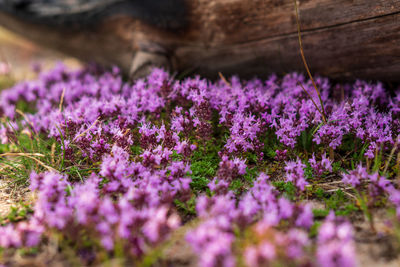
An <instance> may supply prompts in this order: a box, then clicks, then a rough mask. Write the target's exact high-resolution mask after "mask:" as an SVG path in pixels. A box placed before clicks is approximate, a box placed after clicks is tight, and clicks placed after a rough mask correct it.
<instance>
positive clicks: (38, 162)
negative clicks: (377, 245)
mask: <svg viewBox="0 0 400 267" xmlns="http://www.w3.org/2000/svg"><path fill="white" fill-rule="evenodd" d="M315 82H316V83H317V85H318V87H319V88H320V93H321V100H322V102H323V105H324V110H325V113H326V114H325V115H326V122H325V121H324V119H323V118H322V114H321V112H320V111H319V110H318V109H317V107H316V105H314V103H313V101H314V102H319V100H318V95H317V94H316V92H315V90H313V85H312V82H311V81H308V80H306V79H305V77H304V76H303V75H301V74H298V73H292V74H288V75H285V76H284V77H282V78H278V77H277V76H276V75H272V76H271V77H270V78H269V79H267V80H266V81H262V80H260V79H253V80H249V81H244V80H240V79H239V78H238V77H232V78H231V79H230V80H229V81H228V80H226V79H221V80H219V81H215V82H212V81H208V80H205V79H201V78H200V77H194V78H186V79H183V80H176V79H173V78H172V77H170V76H169V74H168V73H167V72H165V71H163V70H161V69H154V70H153V72H152V73H151V74H150V75H149V76H147V77H146V78H144V79H139V80H136V81H134V82H126V81H124V80H123V78H122V77H121V75H120V73H119V71H118V69H117V68H113V69H112V70H111V71H106V70H101V69H93V68H92V67H88V68H84V69H80V70H75V71H72V70H69V69H67V68H66V67H64V66H63V65H58V66H56V67H55V68H54V69H53V70H50V71H48V72H42V73H40V74H38V77H37V79H36V80H32V81H24V82H21V83H18V84H16V85H15V86H14V87H12V88H9V89H6V90H3V91H1V93H0V114H1V116H2V118H1V125H0V140H1V143H2V144H1V146H0V150H1V153H3V154H1V156H2V157H1V158H0V160H1V163H2V164H4V166H8V167H7V168H3V167H2V169H1V174H2V177H9V178H15V180H16V181H19V182H20V183H22V184H23V183H24V182H26V183H28V184H29V188H30V190H31V191H32V192H34V194H35V200H34V203H32V204H31V205H32V212H29V213H27V214H24V215H23V216H22V215H21V216H19V217H18V218H17V219H16V218H14V217H12V216H11V215H9V216H8V217H7V218H0V219H1V220H0V223H1V226H0V246H1V247H2V248H4V249H5V250H7V251H8V250H10V249H11V248H13V249H19V248H25V247H35V248H37V249H38V250H40V249H41V248H42V246H44V245H45V244H46V242H47V241H48V240H49V239H51V238H53V239H54V238H57V240H58V241H59V243H60V248H62V247H66V246H70V247H71V248H74V249H75V250H76V255H75V256H76V257H77V258H78V260H79V261H81V263H82V265H99V264H101V263H102V261H104V259H105V258H113V257H116V258H122V259H123V260H124V261H126V263H127V264H133V265H135V264H138V265H139V264H142V263H143V264H144V263H146V264H148V261H149V258H151V259H152V263H154V264H156V263H158V262H162V261H163V257H162V256H160V255H162V254H163V253H164V249H165V248H166V247H168V246H170V245H171V243H174V240H175V239H176V236H182V234H180V235H179V234H175V233H177V232H178V233H182V231H183V230H185V231H186V232H185V234H184V235H183V236H184V237H183V238H182V239H184V240H186V242H188V243H189V245H190V247H191V248H192V251H193V253H195V254H196V257H192V256H190V260H191V261H193V260H194V259H196V258H197V260H198V263H199V265H200V266H242V265H248V266H270V265H274V264H281V265H285V266H355V265H356V263H357V260H356V255H355V248H354V246H355V245H354V244H355V243H354V242H355V241H354V238H353V230H352V225H351V224H350V223H349V220H348V219H346V218H343V217H340V216H335V215H334V212H336V213H341V214H342V215H346V216H349V217H350V220H351V219H352V217H351V216H353V215H354V214H357V213H358V212H359V209H358V208H357V207H356V205H358V204H360V203H357V202H355V201H354V200H353V198H345V199H344V200H341V201H343V202H345V203H344V204H342V203H339V201H336V200H335V199H334V198H333V197H331V196H330V195H331V193H332V191H335V190H336V189H338V188H334V189H333V190H332V189H331V188H328V189H329V190H326V187H325V186H332V184H334V185H336V184H339V183H341V182H342V183H343V184H345V185H346V186H351V187H352V188H354V189H355V190H356V191H355V192H358V194H359V195H360V196H363V199H364V200H365V203H367V206H368V208H369V209H368V211H369V210H370V209H371V208H372V204H374V205H373V206H374V207H375V206H378V204H379V205H382V206H385V207H386V206H394V207H395V208H396V210H397V214H398V215H399V214H400V193H399V191H400V190H399V189H398V186H397V184H396V182H394V181H393V178H395V176H396V175H397V176H398V175H399V173H400V171H399V170H400V168H399V164H398V161H399V159H398V156H397V158H396V155H397V154H396V152H397V153H398V149H399V146H398V142H397V141H396V140H397V138H398V136H399V134H400V133H399V130H400V124H399V114H400V108H399V107H400V103H399V100H400V97H399V93H397V94H394V95H393V97H391V94H389V93H387V92H386V91H385V90H384V89H383V85H382V84H380V83H377V84H369V83H365V82H361V81H357V82H356V83H355V84H354V85H353V86H351V85H345V86H344V87H343V88H345V89H344V90H343V94H342V95H343V97H344V99H343V100H342V99H341V100H337V99H335V97H334V95H336V93H337V92H335V90H336V89H335V88H338V87H335V86H331V85H330V83H329V81H328V80H327V79H324V78H317V79H315ZM301 85H302V86H303V88H302V86H301ZM304 90H306V91H307V92H308V93H306V92H305V91H304ZM321 151H330V152H331V151H334V153H335V155H337V156H335V157H332V156H331V153H329V154H330V156H329V158H328V157H327V156H326V154H325V153H321ZM309 155H311V157H310V156H309ZM388 155H389V156H388ZM11 157H12V159H10V158H11ZM307 162H308V163H307ZM354 162H362V164H360V165H358V166H357V167H356V168H354V167H352V166H353V165H354ZM305 163H307V164H308V165H306V164H305ZM371 163H373V167H371ZM363 166H366V167H363ZM338 170H346V172H345V174H343V177H342V180H341V181H339V180H338V179H337V177H336V176H337V175H336V174H337V173H339V171H338ZM377 171H380V172H377ZM328 174H329V175H328ZM28 177H29V180H28ZM325 179H326V181H325ZM332 179H335V180H334V181H332ZM306 186H307V187H306ZM291 188H294V190H292V189H291ZM237 189H240V190H237ZM306 189H307V190H306ZM325 190H326V192H325ZM343 190H345V192H346V193H347V194H348V195H350V196H353V195H352V194H354V192H353V191H350V190H348V188H344V189H343ZM321 191H322V193H321ZM336 191H337V190H336ZM293 194H295V197H293ZM318 198H323V199H322V200H321V199H318ZM310 199H313V200H315V201H324V203H330V205H329V206H328V205H327V210H323V212H321V211H318V210H316V209H313V205H311V204H310V203H308V200H310ZM333 201H336V202H335V203H333V204H332V202H333ZM368 203H371V205H369V204H368ZM375 204H376V205H375ZM343 205H347V206H353V207H355V208H354V209H353V211H352V212H353V213H350V214H346V213H344V212H343ZM329 209H332V210H333V211H331V212H330V213H329ZM318 212H319V213H318ZM328 213H329V215H328V216H327V218H325V219H324V217H325V216H326V215H327V214H328ZM321 214H322V215H321ZM398 217H399V218H400V216H398ZM10 218H11V219H10ZM318 225H321V226H320V228H319V229H318ZM181 241H182V240H181ZM88 250H89V251H92V252H93V255H94V256H93V257H91V260H87V259H85V257H83V256H82V255H81V254H82V253H81V252H82V251H88ZM60 251H61V253H62V249H60Z"/></svg>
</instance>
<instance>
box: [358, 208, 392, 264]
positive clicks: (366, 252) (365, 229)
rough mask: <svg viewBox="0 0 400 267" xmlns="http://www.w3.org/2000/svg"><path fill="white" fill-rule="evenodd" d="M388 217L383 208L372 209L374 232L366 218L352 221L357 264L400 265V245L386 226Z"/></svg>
mask: <svg viewBox="0 0 400 267" xmlns="http://www.w3.org/2000/svg"><path fill="white" fill-rule="evenodd" d="M388 218H389V216H388V215H387V213H386V211H385V210H383V209H380V210H375V211H374V226H375V229H376V233H374V232H373V231H372V230H371V226H370V224H369V223H368V222H367V221H366V220H362V218H359V219H356V221H353V226H354V229H355V240H356V250H357V256H358V260H359V266H362V267H377V266H384V267H392V266H393V267H395V266H396V267H398V266H400V246H399V242H398V240H396V237H395V236H394V234H393V232H392V230H391V229H390V228H389V227H388V223H389V222H388Z"/></svg>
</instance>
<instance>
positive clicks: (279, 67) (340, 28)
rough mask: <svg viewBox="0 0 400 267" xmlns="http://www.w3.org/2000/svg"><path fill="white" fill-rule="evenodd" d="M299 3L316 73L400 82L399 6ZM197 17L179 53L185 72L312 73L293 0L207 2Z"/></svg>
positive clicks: (357, 1) (371, 1) (368, 0)
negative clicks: (302, 56) (303, 61)
mask: <svg viewBox="0 0 400 267" xmlns="http://www.w3.org/2000/svg"><path fill="white" fill-rule="evenodd" d="M193 2H194V1H193ZM297 3H298V7H299V16H300V25H301V31H302V36H303V47H304V53H305V56H306V59H307V62H308V63H309V66H310V68H311V71H312V72H313V73H317V74H321V75H325V76H329V77H332V78H339V79H354V78H363V79H368V80H375V79H379V80H385V81H400V1H398V0H308V1H307V0H300V1H297ZM205 10H206V11H205ZM192 16H193V17H197V18H198V20H197V21H193V22H192V23H193V26H192V27H191V32H190V33H189V34H187V39H186V44H185V45H183V46H180V47H179V48H177V49H176V51H175V56H176V58H177V59H178V63H177V65H178V66H179V69H181V70H189V69H194V70H196V72H200V73H201V74H205V75H216V73H217V72H218V71H221V72H222V73H223V74H225V75H230V74H235V73H239V74H241V75H243V76H249V77H250V76H253V75H258V76H265V75H268V74H269V73H271V72H277V73H285V72H289V71H293V70H298V71H304V70H305V69H304V66H303V63H302V61H301V57H300V52H299V42H298V36H297V28H296V27H297V24H296V19H295V7H294V3H293V1H292V0H213V1H210V0H201V1H198V2H197V6H196V7H194V8H193V15H192Z"/></svg>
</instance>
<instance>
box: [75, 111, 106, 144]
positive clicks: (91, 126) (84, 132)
mask: <svg viewBox="0 0 400 267" xmlns="http://www.w3.org/2000/svg"><path fill="white" fill-rule="evenodd" d="M99 119H100V117H99V118H97V119H96V120H95V121H94V122H93V123H92V125H90V126H89V128H87V129H86V130H84V131H83V132H82V133H81V134H79V135H78V136H77V137H75V138H74V140H72V141H73V142H74V141H76V139H78V138H79V137H81V136H84V135H85V134H86V133H87V132H88V131H90V129H92V128H93V127H94V126H95V125H96V124H97V123H98V122H99Z"/></svg>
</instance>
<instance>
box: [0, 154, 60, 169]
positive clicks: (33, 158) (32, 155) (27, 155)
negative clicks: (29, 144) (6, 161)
mask: <svg viewBox="0 0 400 267" xmlns="http://www.w3.org/2000/svg"><path fill="white" fill-rule="evenodd" d="M6 156H13V157H26V158H29V159H32V160H34V161H36V162H37V163H38V164H39V165H41V166H43V167H44V168H46V169H48V170H49V171H54V172H57V170H56V169H54V168H53V167H50V166H48V165H46V164H45V163H43V162H42V161H40V160H38V159H37V158H35V156H36V157H44V156H45V155H43V154H40V153H11V152H9V153H3V154H0V157H6Z"/></svg>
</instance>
